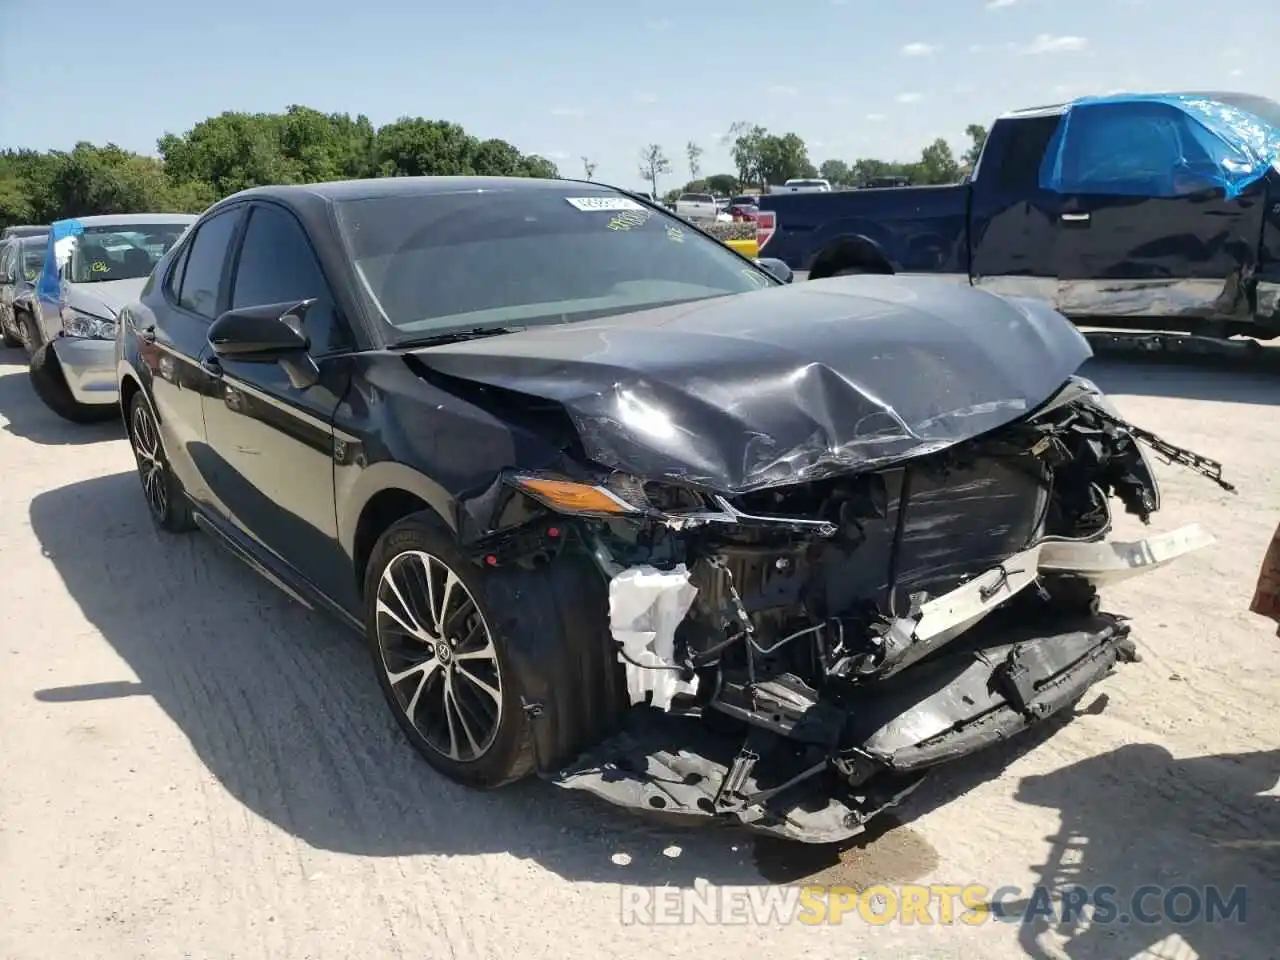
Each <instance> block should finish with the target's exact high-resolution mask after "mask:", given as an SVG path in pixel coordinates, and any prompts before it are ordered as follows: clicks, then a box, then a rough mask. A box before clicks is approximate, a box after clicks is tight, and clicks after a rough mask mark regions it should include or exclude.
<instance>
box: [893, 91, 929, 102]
mask: <svg viewBox="0 0 1280 960" xmlns="http://www.w3.org/2000/svg"><path fill="white" fill-rule="evenodd" d="M923 99H924V94H922V93H900V94H898V102H899V103H919V102H920V101H921V100H923Z"/></svg>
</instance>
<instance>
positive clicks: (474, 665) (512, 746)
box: [365, 517, 533, 789]
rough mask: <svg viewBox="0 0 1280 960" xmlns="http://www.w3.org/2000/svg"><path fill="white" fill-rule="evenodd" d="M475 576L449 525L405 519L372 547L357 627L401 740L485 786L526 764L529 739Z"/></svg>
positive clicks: (515, 774)
mask: <svg viewBox="0 0 1280 960" xmlns="http://www.w3.org/2000/svg"><path fill="white" fill-rule="evenodd" d="M484 576H485V574H484V572H483V571H480V570H478V569H476V568H475V567H474V566H473V565H472V564H469V563H468V562H467V561H466V559H465V558H463V557H462V556H461V555H460V554H459V553H458V551H457V549H456V547H455V546H454V545H453V543H452V537H451V535H450V534H449V533H448V532H446V531H444V530H443V529H439V528H437V527H435V526H434V525H433V524H431V523H429V522H427V521H425V520H423V519H421V518H415V517H409V518H406V519H405V520H402V521H401V522H400V523H399V524H396V525H395V526H394V527H392V528H391V529H390V530H388V531H387V533H386V534H384V535H383V537H382V539H381V540H380V541H379V543H378V545H377V546H376V547H375V549H374V554H373V557H372V558H371V561H370V567H369V570H368V579H367V580H366V584H367V586H366V591H365V593H366V597H367V600H366V603H367V604H368V607H367V620H366V629H367V632H368V635H369V640H370V645H371V647H372V652H373V655H374V660H375V663H376V665H377V668H378V680H379V683H380V685H381V686H382V692H383V694H384V695H385V696H386V698H387V703H388V704H389V705H390V707H391V710H392V713H393V714H394V715H395V717H396V720H397V722H398V723H399V724H400V727H401V729H402V730H404V732H405V735H406V736H407V737H408V738H409V740H410V742H411V743H412V744H413V745H414V747H415V748H417V750H418V751H419V752H420V753H421V754H422V755H423V756H424V757H425V758H426V760H427V762H428V763H430V764H431V765H432V766H433V767H435V768H436V769H437V770H439V771H440V772H441V773H443V774H444V775H445V776H447V777H449V778H450V779H451V780H456V781H458V782H459V783H463V784H466V785H468V786H471V787H478V788H482V789H490V788H493V787H498V786H501V785H502V784H504V783H509V782H511V781H513V780H518V779H520V778H522V777H524V776H525V775H526V774H528V773H529V772H531V771H532V769H533V746H532V731H531V729H530V725H529V720H528V718H527V717H526V716H525V713H524V710H523V709H522V708H521V699H520V694H519V692H518V690H517V689H516V686H517V681H516V678H515V676H514V673H515V668H514V666H512V665H511V664H510V663H509V662H508V660H507V659H506V656H505V651H504V648H503V639H502V636H501V635H500V632H499V630H498V629H497V626H496V622H495V621H494V620H493V615H492V610H490V609H489V608H488V607H487V604H486V600H487V598H486V596H485V591H484V584H485V579H484Z"/></svg>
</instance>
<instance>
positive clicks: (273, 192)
mask: <svg viewBox="0 0 1280 960" xmlns="http://www.w3.org/2000/svg"><path fill="white" fill-rule="evenodd" d="M569 184H573V185H574V189H578V190H583V191H588V192H594V193H619V192H621V191H618V190H617V189H616V188H614V187H611V186H608V185H606V184H603V183H595V182H592V181H587V180H568V179H555V180H550V179H539V178H534V177H374V178H370V179H367V180H332V181H328V182H326V183H306V184H296V185H273V186H265V187H250V188H249V189H248V190H241V191H240V192H239V193H234V194H232V195H231V196H230V197H227V198H226V199H227V200H230V199H232V198H235V199H242V200H243V199H250V198H252V197H278V198H280V199H288V198H301V197H302V196H307V197H318V198H321V199H324V200H329V201H345V200H371V199H376V198H381V197H400V198H404V197H420V196H431V195H436V194H449V193H477V192H481V191H484V190H501V191H504V192H509V191H512V190H524V191H530V192H533V191H539V190H564V189H565V187H566V186H567V185H569ZM224 202H225V201H224Z"/></svg>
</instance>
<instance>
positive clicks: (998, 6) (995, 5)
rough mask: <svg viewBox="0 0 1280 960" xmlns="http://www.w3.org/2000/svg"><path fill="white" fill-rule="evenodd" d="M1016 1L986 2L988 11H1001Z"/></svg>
mask: <svg viewBox="0 0 1280 960" xmlns="http://www.w3.org/2000/svg"><path fill="white" fill-rule="evenodd" d="M1017 2H1018V0H987V9H988V10H1003V9H1004V8H1005V7H1012V6H1013V5H1014V4H1015V3H1017Z"/></svg>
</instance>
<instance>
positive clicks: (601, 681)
mask: <svg viewBox="0 0 1280 960" xmlns="http://www.w3.org/2000/svg"><path fill="white" fill-rule="evenodd" d="M393 565H394V566H393ZM428 565H431V566H432V567H433V569H434V571H435V576H434V581H435V582H436V584H437V585H440V584H442V583H443V578H444V576H445V575H446V574H447V571H452V573H453V575H454V576H455V577H456V578H457V585H455V587H454V594H455V596H456V595H457V589H458V587H459V586H461V587H462V588H465V592H466V598H469V600H470V602H471V603H472V604H473V605H474V607H473V609H474V612H475V614H478V617H477V616H468V617H466V618H465V626H466V633H467V636H465V637H464V638H462V639H461V642H458V643H456V645H454V646H452V647H451V648H450V650H449V651H442V649H441V647H440V645H439V643H438V642H435V637H434V636H433V635H432V631H431V630H428V631H419V633H418V636H417V638H416V639H415V638H414V636H413V635H412V634H411V633H410V632H408V631H406V630H404V629H403V628H400V629H397V623H396V621H397V620H398V619H399V618H400V617H401V616H403V614H404V612H405V604H406V603H407V604H414V603H415V600H413V599H408V598H407V596H406V593H408V594H412V595H413V596H415V597H418V598H423V597H425V596H426V595H427V594H426V591H425V590H423V589H422V588H418V589H417V591H416V592H415V591H414V590H413V589H412V588H411V584H412V582H413V580H412V578H413V577H414V576H417V577H419V581H420V574H421V572H422V570H424V569H427V567H428ZM389 568H391V569H392V570H393V572H394V575H395V578H396V583H397V584H398V589H399V594H398V597H397V595H396V594H393V593H391V592H390V591H389V588H388V587H387V586H386V584H385V583H384V576H385V575H386V574H387V572H388V569H389ZM592 578H594V579H592ZM438 593H439V592H438ZM438 593H437V596H438ZM401 598H403V599H404V601H405V602H404V603H401V602H400V600H401ZM380 601H381V603H380ZM381 604H386V607H381ZM380 607H381V610H380ZM464 607H465V605H463V604H459V605H458V606H457V608H456V609H457V610H462V609H464ZM388 608H391V609H388ZM451 609H452V608H451ZM365 611H366V612H365V630H366V634H367V636H368V642H369V648H370V652H371V653H372V656H373V661H374V667H375V669H376V671H377V674H378V683H379V685H380V686H381V687H382V692H383V695H384V696H385V697H386V699H387V703H388V705H389V706H390V708H391V711H392V713H393V714H394V715H395V718H396V721H397V722H398V723H399V724H400V728H401V729H402V730H403V731H404V733H405V736H406V737H408V739H409V742H410V743H412V744H413V746H414V747H415V748H416V749H417V750H418V751H419V752H420V753H421V754H422V755H423V756H424V757H425V758H426V760H427V762H428V763H430V764H431V765H432V766H433V767H434V768H435V769H436V770H438V771H439V772H440V773H442V774H444V775H445V776H446V777H448V778H450V779H451V780H455V781H457V782H459V783H462V784H465V785H467V786H469V787H473V788H478V789H486V790H487V789H494V788H497V787H501V786H503V785H505V784H508V783H511V782H513V781H516V780H520V779H523V778H524V777H526V776H528V775H529V774H530V773H532V772H534V771H535V770H536V769H543V770H554V769H558V768H559V767H560V766H561V765H563V764H564V763H567V762H568V761H570V760H572V759H573V758H575V757H576V756H577V755H578V754H579V753H580V752H581V751H582V750H584V749H586V748H587V747H590V746H592V745H594V744H595V743H597V742H599V741H600V740H602V739H604V738H605V737H606V736H607V735H608V734H610V733H612V732H613V730H614V729H615V728H616V726H617V723H618V721H619V719H620V718H621V716H622V714H623V712H624V711H625V710H626V708H627V707H628V706H629V703H628V702H627V699H626V689H625V683H624V680H623V672H622V669H621V666H620V665H619V664H618V663H617V658H616V656H613V655H612V652H611V639H610V638H609V635H608V619H607V617H608V607H607V600H606V594H605V591H604V589H603V578H602V577H601V576H600V574H599V572H598V571H597V570H594V569H593V568H591V567H590V565H589V561H588V562H586V563H584V564H583V565H581V566H579V565H577V561H576V560H575V559H574V558H570V557H561V558H558V559H556V560H554V561H552V562H551V563H550V564H548V565H546V566H544V567H541V568H538V569H535V570H527V569H523V568H517V567H512V568H498V569H494V568H488V567H480V566H479V565H477V564H475V563H474V562H473V561H471V560H470V559H468V558H467V557H465V556H464V555H463V554H462V552H461V551H460V550H459V549H458V547H457V545H456V542H455V540H454V536H453V534H452V533H451V531H449V530H448V529H447V528H446V527H445V526H444V524H443V523H442V522H441V521H440V520H439V519H438V518H437V517H436V516H435V515H434V514H431V513H419V514H414V515H412V516H409V517H406V518H405V519H403V520H401V521H399V522H398V523H396V524H394V525H392V526H391V527H390V528H389V529H388V530H387V531H386V532H385V533H384V534H383V535H382V536H381V537H380V538H379V540H378V542H377V544H376V545H375V546H374V549H373V553H372V555H371V556H370V558H369V564H368V567H367V568H366V573H365ZM408 613H409V614H410V616H411V617H412V618H414V619H415V620H416V622H417V623H421V622H423V621H424V620H428V619H430V618H429V617H427V616H424V614H423V612H422V610H421V603H418V607H417V608H416V610H413V611H408ZM444 619H446V620H449V619H452V620H455V621H458V622H459V623H462V622H463V618H461V617H460V616H459V615H456V614H455V615H453V616H450V617H446V618H444ZM410 625H411V626H412V625H416V624H410ZM445 632H449V633H452V634H453V639H455V640H457V639H458V634H459V633H461V632H463V631H462V629H460V628H458V627H457V626H456V625H455V629H453V630H450V631H445ZM428 638H430V639H431V641H432V642H433V644H434V646H435V652H434V654H433V655H428V654H427V652H426V651H427V649H428V645H427V643H426V640H427V639H428ZM486 641H487V642H489V643H491V644H492V651H493V652H492V661H491V662H490V661H489V660H488V659H486V658H483V657H481V656H480V654H479V653H478V652H477V651H480V650H482V649H484V647H485V643H486ZM442 652H443V653H444V659H443V662H444V666H443V667H442V666H441V662H442V661H441V653H442ZM463 654H466V655H467V656H468V660H467V667H466V668H459V667H458V664H459V662H461V661H462V660H463V656H462V655H463ZM415 660H417V661H419V662H418V666H417V667H414V669H415V670H416V671H417V672H416V673H414V674H411V675H405V676H402V679H400V680H398V681H396V682H395V683H393V682H392V679H391V673H392V672H393V671H397V672H399V671H405V670H408V669H410V665H411V664H412V663H413V662H414V661H415ZM433 662H434V663H435V664H436V666H435V667H432V666H430V664H431V663H433ZM451 670H453V671H458V672H455V673H452V674H449V673H446V672H445V671H451ZM459 673H462V675H461V676H459V675H458V674H459ZM467 673H475V674H477V675H479V676H480V678H481V679H482V680H483V681H485V682H486V683H487V684H488V685H489V687H490V688H492V689H494V690H496V691H497V693H498V694H499V696H498V697H497V698H496V699H495V698H494V697H493V696H492V694H488V695H486V694H483V693H482V692H481V690H480V688H479V687H476V686H474V685H471V684H470V682H469V680H467V679H466V674H467ZM418 678H423V679H425V681H426V685H425V687H423V688H422V689H421V690H420V691H419V695H418V696H419V699H418V709H417V713H416V717H417V720H418V722H417V723H415V722H414V721H413V720H411V719H410V716H409V713H408V709H407V708H408V705H409V703H410V702H411V698H412V697H413V696H414V691H415V689H418V688H417V686H416V685H415V680H416V679H418ZM437 678H440V679H437ZM495 678H496V681H497V682H496V684H495V683H494V680H495ZM445 679H448V680H449V682H451V683H453V684H455V685H456V688H457V689H458V690H460V691H462V694H463V696H462V698H461V699H458V697H457V695H455V704H460V705H462V706H463V707H466V708H468V712H467V714H466V717H467V718H468V719H469V720H470V721H472V722H473V726H474V729H473V730H472V731H471V733H472V734H473V736H472V737H471V738H470V739H472V740H474V741H475V742H476V743H477V744H478V745H479V746H481V747H483V749H482V750H481V752H480V753H479V754H478V755H475V753H474V751H470V750H467V751H461V750H455V751H453V753H454V755H453V756H450V754H449V751H448V750H447V749H446V747H447V738H446V736H445V734H446V733H447V731H446V730H445V723H444V722H443V721H442V719H441V718H442V710H443V707H442V704H443V702H444V693H443V686H444V683H445ZM427 698H430V699H427ZM531 703H537V704H539V705H540V708H541V709H540V710H539V714H540V716H539V719H536V720H534V719H531V717H530V713H529V711H527V710H526V709H525V707H526V704H531ZM423 705H426V707H425V709H426V710H427V713H425V714H424V713H423V709H424V707H423ZM493 707H496V708H497V709H496V710H495V709H492V708H493ZM480 708H485V709H480ZM456 710H457V707H456V706H455V712H456ZM485 722H487V723H489V724H491V726H492V731H491V730H490V727H489V726H485ZM535 725H536V727H535ZM455 732H457V731H455ZM481 740H483V741H484V742H480V741H481ZM467 754H471V755H467Z"/></svg>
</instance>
